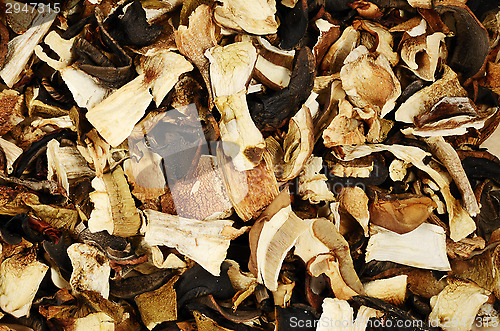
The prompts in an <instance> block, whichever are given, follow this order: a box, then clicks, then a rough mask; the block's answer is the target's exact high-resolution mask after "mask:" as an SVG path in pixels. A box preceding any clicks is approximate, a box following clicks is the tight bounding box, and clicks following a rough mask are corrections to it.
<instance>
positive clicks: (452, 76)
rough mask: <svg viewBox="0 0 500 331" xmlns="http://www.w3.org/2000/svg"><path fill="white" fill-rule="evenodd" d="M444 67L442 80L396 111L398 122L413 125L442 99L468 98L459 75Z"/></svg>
mask: <svg viewBox="0 0 500 331" xmlns="http://www.w3.org/2000/svg"><path fill="white" fill-rule="evenodd" d="M443 67H444V72H443V76H442V77H441V78H440V79H438V80H437V81H435V82H434V83H432V84H431V85H430V86H427V87H424V88H423V89H421V90H419V91H418V92H416V93H414V94H413V95H412V96H411V97H409V98H408V99H407V100H406V101H405V102H404V103H403V104H402V105H401V106H400V107H399V108H398V109H397V110H396V121H399V122H405V123H413V119H414V117H415V116H418V115H420V114H422V113H424V112H426V111H429V110H430V109H431V108H432V107H433V106H434V105H435V104H436V103H437V102H438V101H439V100H441V99H442V98H444V97H447V96H455V97H465V96H467V91H465V89H464V88H463V87H462V85H461V84H460V82H459V80H458V77H457V74H456V73H455V72H453V70H451V68H450V67H448V66H447V65H445V64H443Z"/></svg>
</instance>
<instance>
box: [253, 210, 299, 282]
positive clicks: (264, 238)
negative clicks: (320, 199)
mask: <svg viewBox="0 0 500 331" xmlns="http://www.w3.org/2000/svg"><path fill="white" fill-rule="evenodd" d="M306 229H307V223H306V222H304V221H303V220H302V219H300V218H299V217H297V215H295V213H293V212H292V208H291V207H290V206H287V207H285V208H282V209H281V210H280V211H279V212H278V213H276V215H274V216H273V217H272V218H271V219H270V220H269V221H268V222H266V223H264V226H263V228H262V231H261V233H260V236H259V241H258V243H257V269H258V274H257V280H258V281H259V283H262V284H264V285H265V286H266V287H267V288H268V289H269V290H271V291H276V290H277V289H278V276H279V272H280V269H281V265H282V263H283V260H284V259H285V256H286V253H287V252H288V251H289V250H290V249H291V248H292V247H293V245H295V242H296V241H297V239H298V238H299V236H300V235H301V234H302V233H303V232H304V231H306Z"/></svg>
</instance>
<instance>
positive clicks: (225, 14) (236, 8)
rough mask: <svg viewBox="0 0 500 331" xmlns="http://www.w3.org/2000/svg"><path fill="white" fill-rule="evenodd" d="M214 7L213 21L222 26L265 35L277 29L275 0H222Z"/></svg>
mask: <svg viewBox="0 0 500 331" xmlns="http://www.w3.org/2000/svg"><path fill="white" fill-rule="evenodd" d="M221 2H222V5H218V6H216V7H215V13H214V18H215V21H216V22H217V23H218V24H220V25H222V26H223V27H224V28H227V29H231V30H236V31H245V32H247V33H250V34H256V35H267V34H272V33H276V32H277V31H278V22H276V18H275V14H276V1H275V0H256V1H252V2H251V3H249V2H246V1H244V0H223V1H221Z"/></svg>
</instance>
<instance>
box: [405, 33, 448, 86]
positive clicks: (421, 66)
mask: <svg viewBox="0 0 500 331" xmlns="http://www.w3.org/2000/svg"><path fill="white" fill-rule="evenodd" d="M445 37H446V36H445V34H444V33H442V32H436V33H433V34H431V35H420V36H417V37H413V38H408V39H406V40H405V41H403V43H402V46H401V59H402V60H403V61H404V62H405V63H406V65H407V66H408V67H409V68H410V70H411V71H412V72H413V73H415V75H417V77H419V78H422V79H423V80H426V81H434V80H435V78H434V74H435V72H436V69H437V67H438V64H439V61H440V60H442V59H443V58H445V57H446V52H445V51H444V50H443V46H442V43H443V42H444V38H445Z"/></svg>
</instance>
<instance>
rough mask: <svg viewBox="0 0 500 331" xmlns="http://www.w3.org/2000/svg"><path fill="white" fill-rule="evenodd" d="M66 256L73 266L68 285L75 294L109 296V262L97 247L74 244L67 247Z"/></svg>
mask: <svg viewBox="0 0 500 331" xmlns="http://www.w3.org/2000/svg"><path fill="white" fill-rule="evenodd" d="M68 256H69V258H70V260H71V265H72V266H73V272H72V273H71V278H70V280H69V283H70V285H71V288H72V289H73V291H75V292H77V293H78V292H79V291H83V290H89V291H94V292H97V293H99V294H101V295H102V296H103V297H104V298H105V299H107V298H108V296H109V275H110V273H111V267H110V266H109V261H108V259H107V258H106V256H105V255H104V253H102V252H101V251H100V250H99V249H98V248H97V247H94V246H91V245H87V244H82V243H75V244H73V245H71V246H69V247H68Z"/></svg>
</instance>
